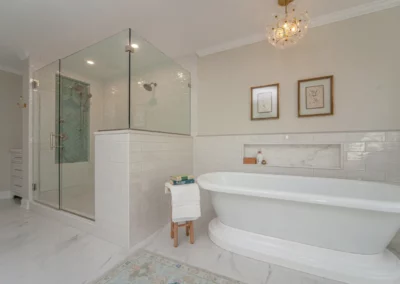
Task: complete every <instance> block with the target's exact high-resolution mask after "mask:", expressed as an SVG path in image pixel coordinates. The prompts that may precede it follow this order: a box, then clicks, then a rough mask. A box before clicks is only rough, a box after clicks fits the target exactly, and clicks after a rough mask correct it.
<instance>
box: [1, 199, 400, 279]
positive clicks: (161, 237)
mask: <svg viewBox="0 0 400 284" xmlns="http://www.w3.org/2000/svg"><path fill="white" fill-rule="evenodd" d="M211 217H212V216H208V217H202V218H201V219H200V220H198V221H196V222H195V235H196V242H195V244H193V245H191V244H190V243H189V240H188V237H186V235H185V230H184V229H183V228H181V229H180V230H179V246H178V247H177V248H174V247H173V241H172V240H171V238H170V227H169V225H167V226H165V227H164V228H163V229H161V230H159V231H158V232H157V233H156V234H155V235H154V236H153V237H151V238H149V240H148V241H147V243H146V244H145V245H143V246H140V247H139V246H138V247H135V248H134V249H132V250H131V251H129V252H128V251H126V250H122V249H121V248H120V247H119V246H117V245H114V244H111V243H109V242H106V241H103V240H101V239H99V238H96V237H94V236H91V235H88V234H86V233H83V232H81V231H79V230H77V229H74V228H72V227H68V226H65V225H63V224H60V223H57V222H55V221H53V220H50V219H46V218H45V217H43V216H40V215H37V214H35V213H33V212H30V211H26V210H24V209H22V208H21V207H19V206H18V205H16V204H14V203H13V202H12V201H10V200H6V201H4V200H3V201H1V200H0V283H5V284H11V283H12V284H14V283H15V284H55V283H57V284H88V283H91V281H93V280H95V279H98V278H99V277H101V276H102V275H103V274H104V273H106V272H107V271H109V270H110V269H112V268H113V267H115V266H116V265H117V264H119V263H120V262H122V261H123V260H125V259H126V258H127V257H128V256H129V255H131V254H134V253H135V250H136V249H141V248H144V249H147V250H148V251H151V252H154V253H157V254H160V255H164V256H166V257H168V258H172V259H175V260H177V261H180V262H184V263H186V264H188V265H191V266H195V267H198V268H202V269H205V270H208V271H210V272H212V273H215V274H219V275H222V276H226V277H229V278H232V279H236V280H239V281H242V282H245V283H249V284H339V282H336V281H332V280H328V279H324V278H321V277H317V276H314V275H310V274H306V273H302V272H298V271H294V270H291V269H287V268H284V267H280V266H276V265H272V264H268V263H265V262H261V261H257V260H254V259H250V258H247V257H244V256H241V255H236V254H233V253H231V252H228V251H225V250H223V249H221V248H219V247H218V246H216V245H215V244H214V243H212V242H211V240H210V239H209V237H208V234H207V228H208V223H209V221H210V220H211ZM396 253H397V254H398V255H399V256H400V253H398V252H396Z"/></svg>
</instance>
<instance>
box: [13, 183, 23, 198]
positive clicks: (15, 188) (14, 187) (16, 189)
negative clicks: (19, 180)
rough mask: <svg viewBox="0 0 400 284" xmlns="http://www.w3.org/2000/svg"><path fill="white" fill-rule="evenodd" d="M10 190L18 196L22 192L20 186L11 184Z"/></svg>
mask: <svg viewBox="0 0 400 284" xmlns="http://www.w3.org/2000/svg"><path fill="white" fill-rule="evenodd" d="M11 191H12V192H13V193H14V194H15V195H18V196H20V195H21V193H22V186H17V185H13V186H12V187H11Z"/></svg>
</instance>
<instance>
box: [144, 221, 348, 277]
mask: <svg viewBox="0 0 400 284" xmlns="http://www.w3.org/2000/svg"><path fill="white" fill-rule="evenodd" d="M209 220H211V218H205V217H203V218H202V220H201V221H200V220H199V221H197V222H196V223H195V234H196V242H195V244H193V245H191V244H189V242H188V237H186V235H185V232H184V231H185V230H184V229H180V230H179V246H178V247H177V248H174V247H173V245H172V240H171V239H170V237H169V233H170V231H169V226H166V227H165V228H164V229H163V230H162V231H160V232H159V233H158V235H157V236H156V237H155V238H154V239H153V240H152V241H151V242H150V243H149V244H147V245H146V246H145V247H144V248H145V249H147V250H149V251H152V252H155V253H158V254H161V255H164V256H167V257H170V258H173V259H176V260H178V261H181V262H185V263H187V264H189V265H192V266H196V267H199V268H202V269H206V270H209V271H211V272H213V273H217V274H220V275H223V276H227V277H230V278H233V279H236V280H240V281H243V282H246V283H249V284H260V283H262V284H340V282H336V281H332V280H328V279H324V278H321V277H318V276H314V275H310V274H307V273H302V272H298V271H294V270H291V269H287V268H284V267H280V266H276V265H272V264H268V263H265V262H261V261H257V260H254V259H250V258H247V257H244V256H241V255H237V254H234V253H231V252H228V251H226V250H223V249H221V248H220V247H218V246H216V245H215V244H214V243H213V242H212V241H211V240H210V239H209V237H208V234H207V228H208V221H209Z"/></svg>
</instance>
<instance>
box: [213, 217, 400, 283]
mask: <svg viewBox="0 0 400 284" xmlns="http://www.w3.org/2000/svg"><path fill="white" fill-rule="evenodd" d="M208 229H209V236H210V239H211V240H212V241H213V242H214V243H215V244H216V245H218V246H220V247H221V248H223V249H226V250H228V251H231V252H234V253H237V254H240V255H244V256H246V257H250V258H253V259H257V260H261V261H265V262H268V263H272V264H276V265H280V266H284V267H287V268H291V269H295V270H298V271H302V272H306V273H310V274H314V275H318V276H321V277H325V278H329V279H333V280H337V281H342V282H346V283H351V284H397V283H400V260H399V259H398V258H397V257H396V256H395V255H394V254H392V253H391V252H390V251H388V250H385V251H384V252H383V253H382V254H378V255H359V254H352V253H345V252H339V251H333V250H329V249H324V248H318V247H314V246H309V245H304V244H300V243H296V242H290V241H286V240H282V239H277V238H272V237H268V236H264V235H259V234H254V233H250V232H246V231H243V230H239V229H235V228H232V227H229V226H226V225H224V224H222V223H221V222H220V221H219V219H218V218H215V219H214V220H212V221H211V222H210V224H209V228H208Z"/></svg>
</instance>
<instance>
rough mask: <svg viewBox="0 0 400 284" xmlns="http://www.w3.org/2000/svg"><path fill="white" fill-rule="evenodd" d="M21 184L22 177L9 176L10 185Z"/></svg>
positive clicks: (19, 185)
mask: <svg viewBox="0 0 400 284" xmlns="http://www.w3.org/2000/svg"><path fill="white" fill-rule="evenodd" d="M22 184H23V179H22V178H18V177H12V178H11V185H12V186H17V187H22Z"/></svg>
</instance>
